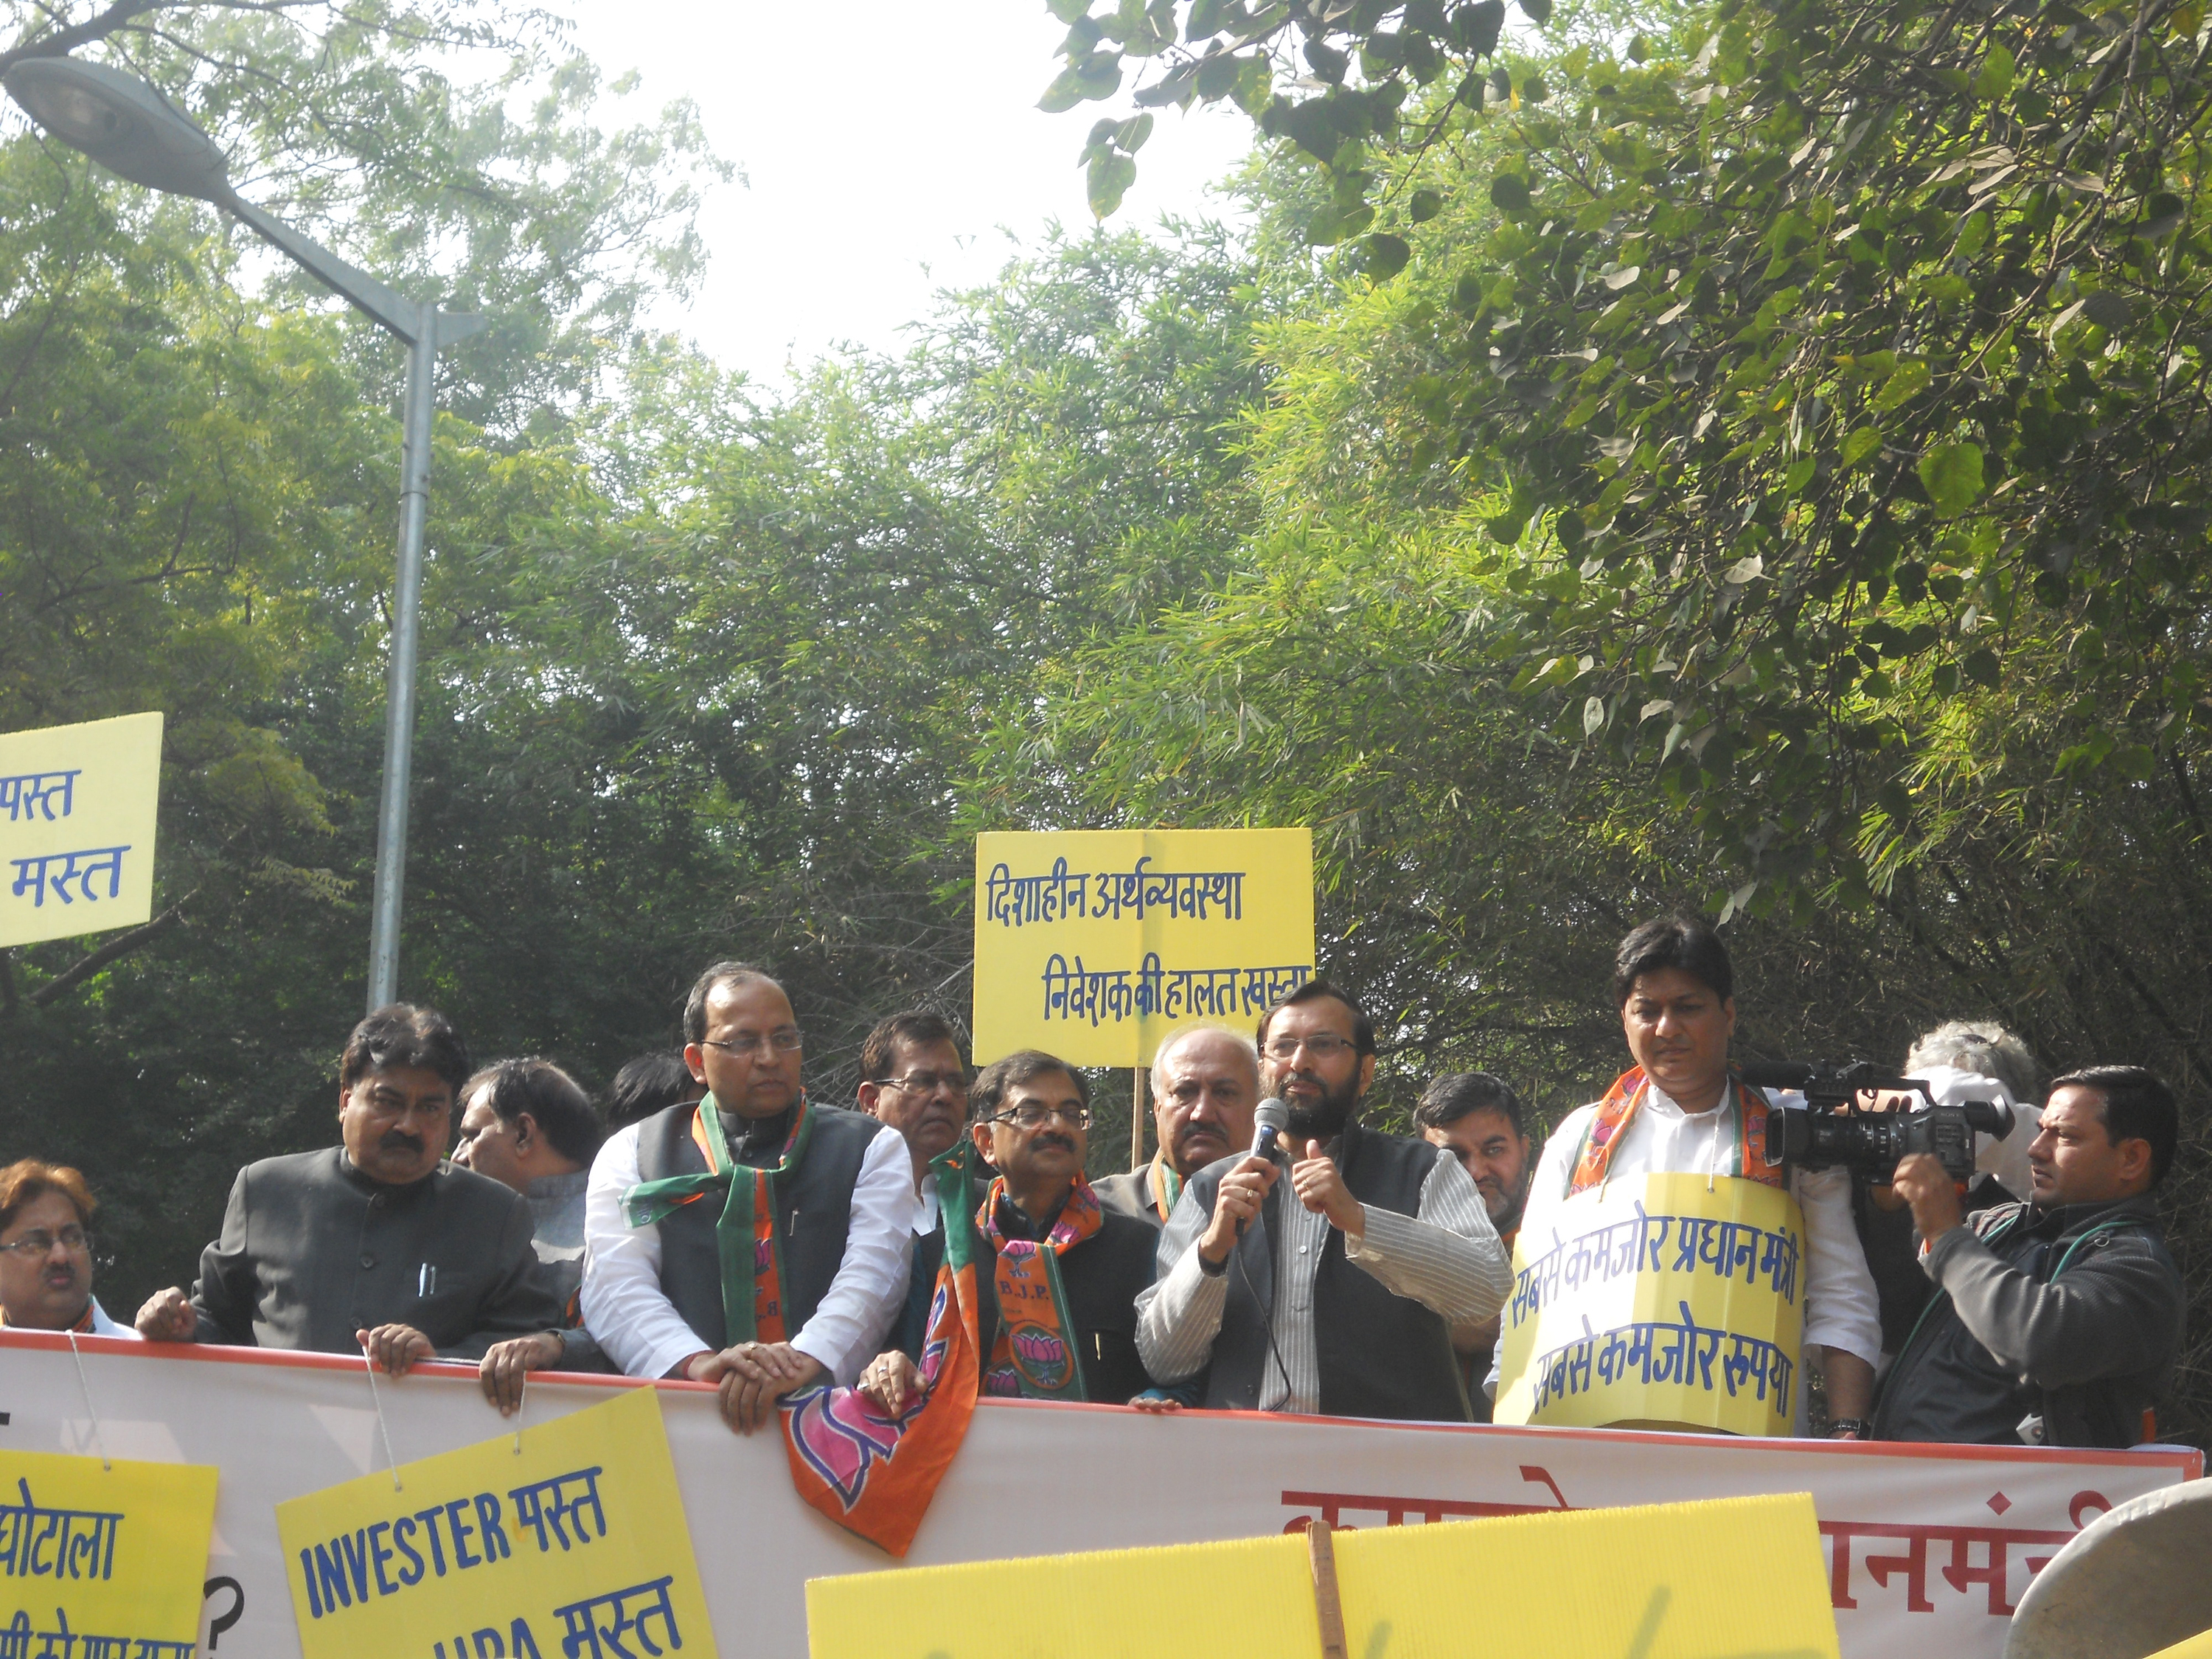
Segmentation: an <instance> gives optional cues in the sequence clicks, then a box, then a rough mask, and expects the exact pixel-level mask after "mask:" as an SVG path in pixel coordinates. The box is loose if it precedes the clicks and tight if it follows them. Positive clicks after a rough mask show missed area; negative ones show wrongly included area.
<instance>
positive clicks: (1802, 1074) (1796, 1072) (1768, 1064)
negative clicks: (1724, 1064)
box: [1737, 1060, 1815, 1089]
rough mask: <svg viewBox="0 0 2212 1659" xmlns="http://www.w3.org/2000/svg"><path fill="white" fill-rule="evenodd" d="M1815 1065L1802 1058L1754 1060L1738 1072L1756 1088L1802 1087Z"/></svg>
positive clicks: (1809, 1077) (1811, 1074) (1810, 1075)
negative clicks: (1808, 1063) (1809, 1064)
mask: <svg viewBox="0 0 2212 1659" xmlns="http://www.w3.org/2000/svg"><path fill="white" fill-rule="evenodd" d="M1814 1069H1815V1068H1814V1067H1813V1066H1808V1065H1807V1064H1806V1063H1805V1062H1804V1061H1803V1060H1753V1062H1752V1063H1751V1064H1750V1065H1748V1066H1745V1067H1743V1068H1742V1070H1741V1072H1740V1073H1737V1075H1739V1076H1740V1077H1741V1078H1742V1079H1743V1080H1744V1081H1745V1082H1746V1083H1747V1084H1749V1085H1751V1086H1752V1087H1753V1088H1754V1089H1802V1088H1803V1087H1804V1086H1805V1085H1806V1083H1807V1082H1808V1081H1809V1080H1810V1079H1811V1078H1812V1077H1813V1074H1814Z"/></svg>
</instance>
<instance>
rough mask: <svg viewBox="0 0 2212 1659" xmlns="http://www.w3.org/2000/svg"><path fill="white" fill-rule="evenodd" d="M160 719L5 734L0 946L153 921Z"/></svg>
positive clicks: (0, 760) (130, 717) (128, 717)
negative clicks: (150, 919) (151, 919)
mask: <svg viewBox="0 0 2212 1659" xmlns="http://www.w3.org/2000/svg"><path fill="white" fill-rule="evenodd" d="M160 799H161V715H159V714H125V715H124V716H123V717H122V718H120V719H119V720H88V721H87V722H85V723H84V724H83V725H81V726H46V727H45V728H43V729H41V730H40V731H35V732H9V733H7V734H6V735H4V736H0V946H5V945H34V944H36V943H38V941H40V939H74V938H76V936H77V935H79V934H81V933H101V932H104V931H106V929H108V928H111V927H137V925H138V924H139V923H140V922H143V921H146V920H147V919H148V918H149V917H150V916H151V915H153V914H154V818H155V807H156V805H158V803H159V801H160Z"/></svg>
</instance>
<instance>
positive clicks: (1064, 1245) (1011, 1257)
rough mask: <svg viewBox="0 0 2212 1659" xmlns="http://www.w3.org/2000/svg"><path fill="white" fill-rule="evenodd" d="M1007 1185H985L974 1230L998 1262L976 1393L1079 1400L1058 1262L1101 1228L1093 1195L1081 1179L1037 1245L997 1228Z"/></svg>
mask: <svg viewBox="0 0 2212 1659" xmlns="http://www.w3.org/2000/svg"><path fill="white" fill-rule="evenodd" d="M1004 1200H1006V1178H1005V1177H1004V1176H1000V1177H998V1178H996V1179H994V1181H993V1182H991V1190H990V1192H989V1193H988V1194H986V1195H985V1197H984V1200H983V1207H982V1208H981V1209H980V1210H978V1211H976V1212H975V1225H977V1226H978V1227H981V1229H982V1230H983V1236H984V1237H986V1238H987V1239H989V1240H990V1241H991V1248H992V1249H993V1250H994V1251H995V1252H996V1253H997V1255H998V1258H999V1268H998V1272H997V1273H996V1274H995V1275H994V1278H995V1280H996V1283H997V1285H998V1291H999V1338H998V1340H997V1341H995V1342H994V1343H993V1344H992V1345H991V1363H990V1364H988V1365H987V1366H986V1367H985V1368H984V1370H983V1392H984V1393H985V1394H990V1395H1019V1396H1021V1397H1022V1398H1024V1399H1025V1400H1082V1399H1085V1398H1087V1397H1088V1396H1086V1395H1085V1393H1084V1391H1083V1367H1082V1365H1081V1364H1080V1363H1079V1360H1078V1358H1077V1354H1076V1345H1075V1321H1074V1320H1073V1318H1071V1317H1070V1316H1069V1315H1068V1311H1067V1291H1066V1287H1065V1286H1064V1285H1061V1283H1060V1255H1061V1253H1062V1252H1063V1251H1066V1250H1070V1249H1074V1247H1075V1246H1077V1245H1078V1244H1080V1243H1083V1241H1084V1240H1085V1239H1086V1238H1089V1237H1091V1236H1092V1235H1093V1234H1095V1233H1097V1231H1098V1229H1099V1228H1100V1227H1101V1226H1103V1225H1105V1219H1106V1218H1105V1212H1104V1211H1103V1209H1101V1207H1100V1206H1099V1203H1098V1195H1097V1194H1096V1193H1094V1192H1092V1191H1091V1183H1090V1182H1087V1181H1085V1179H1084V1178H1083V1177H1082V1176H1076V1177H1075V1189H1074V1190H1073V1192H1071V1193H1069V1194H1068V1195H1067V1202H1066V1203H1065V1204H1063V1205H1061V1206H1060V1215H1059V1218H1057V1219H1056V1220H1054V1223H1053V1224H1052V1231H1050V1232H1049V1233H1048V1234H1047V1235H1046V1237H1045V1239H1044V1242H1043V1243H1038V1242H1036V1240H1034V1239H1028V1238H1009V1237H1006V1231H1005V1229H1004V1228H1003V1227H1002V1226H1001V1225H1000V1206H1001V1204H1002V1202H1003V1201H1004Z"/></svg>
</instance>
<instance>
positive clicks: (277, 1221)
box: [137, 1003, 561, 1375]
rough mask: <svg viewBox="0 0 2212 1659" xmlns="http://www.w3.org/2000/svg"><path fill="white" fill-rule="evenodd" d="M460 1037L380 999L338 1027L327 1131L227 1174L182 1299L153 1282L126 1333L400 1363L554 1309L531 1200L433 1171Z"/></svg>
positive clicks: (419, 1012)
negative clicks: (335, 1138)
mask: <svg viewBox="0 0 2212 1659" xmlns="http://www.w3.org/2000/svg"><path fill="white" fill-rule="evenodd" d="M468 1074H469V1061H468V1055H467V1053H466V1051H465V1049H464V1048H462V1046H461V1040H460V1038H459V1036H456V1035H455V1033H454V1031H453V1027H452V1026H451V1025H449V1024H447V1022H446V1018H445V1017H444V1016H443V1015H441V1014H439V1013H435V1012H432V1011H431V1010H429V1009H428V1008H416V1007H410V1006H408V1005H406V1004H404V1003H394V1004H392V1006H389V1007H385V1008H380V1009H378V1010H377V1011H376V1012H374V1013H373V1014H371V1015H369V1016H368V1018H366V1019H364V1020H362V1023H361V1024H358V1025H356V1027H354V1031H353V1036H352V1037H351V1038H350V1039H349V1041H348V1042H347V1043H346V1048H345V1054H344V1056H343V1059H342V1060H340V1062H339V1067H338V1128H339V1133H340V1136H341V1139H342V1141H343V1144H342V1145H340V1146H332V1147H329V1148H326V1149H325V1150H324V1151H321V1152H297V1153H295V1154H293V1155H292V1156H290V1157H289V1158H264V1159H262V1160H261V1161H260V1162H259V1163H258V1164H248V1165H247V1166H246V1168H245V1169H243V1170H240V1171H239V1173H238V1181H237V1183H236V1184H235V1185H234V1186H233V1187H232V1188H231V1189H230V1206H229V1208H228V1211H226V1212H225V1213H224V1215H223V1220H222V1237H220V1238H218V1239H217V1240H216V1242H215V1243H212V1244H210V1245H209V1246H208V1247H207V1249H206V1250H205V1252H204V1254H203V1255H201V1257H200V1277H199V1282H198V1283H197V1285H194V1286H193V1287H192V1293H191V1297H190V1298H189V1299H187V1298H186V1297H185V1293H184V1292H183V1291H181V1290H177V1289H174V1288H172V1289H169V1290H166V1291H159V1292H157V1293H156V1294H155V1296H154V1297H151V1298H150V1299H149V1301H148V1302H147V1303H146V1304H145V1306H144V1307H143V1308H141V1309H140V1310H139V1311H138V1320H137V1324H138V1330H139V1334H141V1335H143V1336H145V1337H146V1338H148V1339H149V1340H154V1341H164V1342H220V1343H231V1344H236V1345H239V1346H259V1347H264V1348H289V1349H305V1350H308V1351H311V1352H323V1353H348V1352H352V1353H358V1352H362V1350H363V1349H364V1348H365V1349H367V1350H368V1354H369V1356H370V1358H372V1359H373V1360H374V1363H375V1364H377V1365H379V1366H380V1367H381V1368H382V1369H383V1370H387V1371H390V1372H392V1373H393V1374H394V1375H398V1374H400V1373H404V1371H406V1370H408V1369H409V1368H410V1366H412V1365H413V1364H415V1362H416V1360H418V1359H428V1358H433V1357H434V1356H435V1357H436V1358H443V1359H481V1358H483V1354H484V1352H485V1351H486V1350H487V1349H489V1347H490V1346H492V1344H494V1343H495V1342H497V1341H499V1340H501V1338H503V1337H510V1336H520V1335H521V1334H525V1333H526V1332H530V1331H538V1330H544V1329H546V1328H549V1327H551V1326H555V1325H558V1324H559V1323H560V1322H561V1308H560V1304H559V1303H558V1301H557V1300H556V1297H554V1295H553V1293H552V1291H551V1290H550V1288H549V1287H548V1285H547V1284H546V1282H545V1280H544V1279H543V1278H542V1277H541V1276H540V1275H539V1273H538V1256H537V1254H536V1252H535V1251H534V1250H533V1249H532V1248H531V1232H532V1222H531V1214H530V1206H529V1205H528V1204H527V1203H526V1202H525V1201H524V1200H523V1198H522V1196H521V1195H520V1194H518V1193H514V1192H512V1191H510V1190H508V1189H507V1188H505V1187H502V1186H501V1185H500V1184H499V1182H495V1181H489V1180H486V1179H485V1178H484V1177H483V1176H479V1175H475V1174H472V1173H471V1172H470V1171H469V1170H456V1169H442V1168H441V1167H440V1160H441V1158H443V1157H444V1156H445V1152H446V1143H447V1139H448V1138H449V1137H450V1136H451V1134H452V1133H453V1097H454V1094H455V1092H456V1091H458V1090H459V1087H460V1085H461V1084H462V1083H463V1082H464V1081H465V1079H467V1077H468Z"/></svg>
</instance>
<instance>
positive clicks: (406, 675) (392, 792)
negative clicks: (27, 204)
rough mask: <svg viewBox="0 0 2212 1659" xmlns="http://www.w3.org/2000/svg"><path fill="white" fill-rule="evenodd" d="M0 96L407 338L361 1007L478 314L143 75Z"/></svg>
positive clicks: (395, 846) (377, 955)
mask: <svg viewBox="0 0 2212 1659" xmlns="http://www.w3.org/2000/svg"><path fill="white" fill-rule="evenodd" d="M4 79H5V83H6V85H7V88H8V92H9V96H11V97H12V98H14V99H15V101H16V102H17V103H19V104H21V106H23V107H24V108H25V109H26V110H27V111H29V112H30V115H31V118H32V119H33V120H34V121H36V122H37V123H38V124H39V125H40V126H42V127H44V128H45V129H46V131H48V132H51V133H52V134H53V136H54V137H57V138H58V139H60V140H61V141H62V142H63V143H65V144H68V145H70V146H71V147H73V148H75V149H81V150H82V151H83V152H84V153H85V154H86V155H89V156H90V157H92V159H93V160H94V161H97V162H99V163H100V165H101V166H102V167H106V169H107V170H108V171H109V172H111V173H118V174H120V175H121V176H122V177H124V178H125V179H130V180H131V182H132V183H133V184H138V185H145V186H146V187H147V188H148V189H149V190H158V191H167V192H168V193H169V194H171V195H174V196H190V197H195V198H197V200H200V201H203V202H212V203H214V204H215V205H216V206H217V207H219V208H221V209H222V210H224V211H225V212H226V213H229V214H232V215H234V216H236V217H237V218H239V219H240V221H242V222H244V223H245V224H246V226H247V227H248V228H250V229H252V230H253V231H254V232H255V233H256V234H258V235H259V236H261V237H262V238H263V239H264V240H266V241H269V242H271V243H274V244H275V245H276V246H277V247H278V248H281V249H282V250H283V252H285V253H287V254H288V255H289V256H290V257H291V258H293V259H294V260H295V262H297V263H298V264H300V265H301V266H303V267H304V268H305V269H306V270H307V272H308V274H309V275H311V276H313V277H315V279H316V280H317V281H319V282H320V283H323V284H324V286H325V287H326V288H329V289H332V290H333V291H335V292H336V293H337V294H339V295H343V297H344V298H345V299H347V300H349V301H352V303H353V304H354V305H356V306H357V307H360V308H361V309H362V311H364V312H366V313H368V315H369V316H370V317H371V318H373V319H374V320H375V321H376V322H378V323H380V324H381V325H383V326H384V327H385V328H386V329H387V330H389V331H391V332H392V333H393V334H395V335H397V336H398V337H399V338H400V339H401V340H403V341H404V342H405V343H406V345H407V406H406V416H405V423H404V428H403V437H402V444H401V449H400V484H399V575H398V592H397V593H396V594H395V595H394V599H395V603H394V605H393V607H392V609H393V616H392V665H391V674H390V678H389V681H388V684H387V688H386V701H385V719H384V797H383V800H382V803H381V804H380V806H379V808H378V811H377V817H376V888H375V892H374V897H373V900H372V902H371V906H370V908H371V911H372V913H373V914H372V920H371V922H370V927H369V939H368V1006H370V1007H371V1008H377V1007H380V1006H383V1005H384V1004H386V1003H387V1002H390V1001H391V1000H392V999H393V997H394V996H395V995H396V994H398V980H399V896H400V889H401V886H402V884H404V881H405V878H406V874H407V787H408V772H409V770H410V763H411V761H412V759H413V750H414V736H415V651H416V635H417V634H418V633H419V631H420V629H419V621H420V616H419V613H420V611H421V607H422V524H423V520H424V517H425V515H426V514H427V513H428V510H429V504H430V415H431V410H430V381H431V375H432V374H433V372H434V370H435V368H436V366H437V358H438V350H439V348H440V347H441V346H447V345H450V344H452V343H453V342H454V341H456V340H465V339H467V338H468V337H469V336H470V335H471V334H475V333H477V332H480V331H482V330H483V329H484V328H486V327H487V326H489V319H486V318H483V317H480V316H473V315H465V314H461V313H454V312H449V311H441V310H439V309H438V307H437V303H436V301H431V300H420V301H417V300H408V299H403V298H402V297H401V296H400V295H398V294H395V293H394V292H393V291H392V289H388V288H386V286H385V285H384V284H383V283H380V282H378V281H377V280H376V278H375V277H374V276H370V275H369V274H368V272H367V271H365V270H360V269H358V268H356V266H353V265H349V264H347V263H346V262H345V261H344V260H343V259H341V258H338V256H337V254H335V253H333V252H331V251H330V250H329V249H328V248H326V247H324V246H322V245H321V244H319V243H318V242H314V241H312V240H309V239H308V238H307V237H305V236H302V235H301V234H300V233H299V232H298V231H296V230H295V229H293V228H292V227H291V226H289V225H288V224H286V223H284V222H283V221H282V220H280V219H275V218H272V217H270V216H269V215H268V214H266V213H264V212H263V211H262V210H260V209H259V208H257V207H255V206H253V205H252V204H251V203H249V202H245V201H242V200H240V197H239V195H238V192H237V191H234V190H233V189H232V188H231V187H230V167H229V163H228V161H227V160H226V159H225V157H224V155H223V153H222V150H221V149H219V148H218V147H217V146H216V142H215V140H214V139H213V138H211V137H209V136H208V135H207V134H206V133H204V132H203V131H200V129H199V128H198V127H197V126H195V125H193V124H192V120H191V117H190V116H188V115H186V114H185V112H183V111H182V110H180V109H179V108H178V107H177V106H175V105H174V104H173V103H171V102H170V101H169V100H168V99H167V98H166V97H165V96H163V95H162V94H161V91H160V90H159V89H158V88H155V86H153V85H152V84H151V83H150V82H145V81H142V80H139V79H138V78H137V76H130V75H125V74H124V73H122V72H121V71H120V70H112V69H107V68H105V67H103V66H102V65H100V64H87V63H82V62H80V61H78V60H77V59H76V58H25V59H24V60H23V61H22V62H21V63H19V64H16V65H15V67H14V68H13V69H11V70H9V71H8V73H7V75H6V76H5V77H4Z"/></svg>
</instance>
